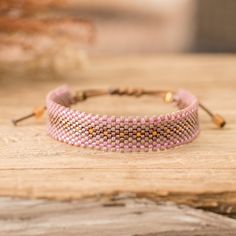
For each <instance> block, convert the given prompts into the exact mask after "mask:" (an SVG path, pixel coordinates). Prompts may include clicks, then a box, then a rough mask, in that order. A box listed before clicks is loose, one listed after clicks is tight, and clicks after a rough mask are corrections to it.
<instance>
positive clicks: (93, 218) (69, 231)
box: [0, 195, 236, 236]
mask: <svg viewBox="0 0 236 236" xmlns="http://www.w3.org/2000/svg"><path fill="white" fill-rule="evenodd" d="M235 233H236V220H233V219H230V218H227V217H223V216H220V215H217V214H214V213H209V212H204V211H202V210H196V209H192V208H189V207H186V206H176V205H175V204H173V203H159V204H156V203H155V202H153V201H150V200H147V199H135V198H132V196H125V195H123V196H122V195H120V196H117V197H116V198H111V199H109V198H92V199H87V200H80V201H73V202H57V201H46V200H24V199H14V200H13V199H10V198H1V199H0V234H1V235H7V236H15V235H17V236H28V235H29V236H31V235H41V236H42V235H47V236H54V235H57V236H60V235H63V236H67V235H70V236H72V235H104V236H106V235H115V236H116V235H119V236H120V235H136V236H138V235H139V236H154V235H158V236H177V235H178V236H179V235H183V236H185V235H193V236H200V235H204V236H210V235H215V236H218V235H219V236H220V235H226V236H233V235H235Z"/></svg>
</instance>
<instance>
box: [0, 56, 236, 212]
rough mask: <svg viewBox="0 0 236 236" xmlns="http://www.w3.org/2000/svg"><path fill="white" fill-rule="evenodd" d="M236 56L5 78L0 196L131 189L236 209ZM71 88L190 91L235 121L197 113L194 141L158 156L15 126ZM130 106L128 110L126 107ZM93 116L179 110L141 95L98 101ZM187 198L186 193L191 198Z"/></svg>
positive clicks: (139, 61) (87, 106) (148, 60)
mask: <svg viewBox="0 0 236 236" xmlns="http://www.w3.org/2000/svg"><path fill="white" fill-rule="evenodd" d="M235 65H236V57H235V56H233V55H218V56H215V55H198V56H196V55H180V56H177V55H169V56H157V57H156V56H149V57H148V56H147V57H127V58H122V57H120V58H97V59H93V60H91V63H90V65H89V66H88V67H87V68H84V70H78V71H74V70H71V71H69V72H68V70H67V71H64V72H63V71H62V72H61V74H60V77H59V78H56V77H57V74H55V73H53V72H49V71H37V70H36V71H35V70H33V71H31V70H27V71H26V70H24V68H21V69H20V68H19V67H18V66H17V65H16V67H15V68H14V69H13V70H12V71H11V72H8V73H6V71H5V72H4V73H2V76H1V80H0V85H1V86H0V104H1V111H0V112H1V116H0V133H1V136H0V153H1V158H0V195H7V196H24V197H35V198H37V197H40V198H54V199H78V198H83V197H86V196H91V195H97V194H108V195H110V194H115V193H117V192H134V193H137V194H140V195H141V196H146V197H149V198H154V199H158V200H159V199H165V200H168V199H171V200H173V201H176V202H178V203H179V202H180V203H186V204H189V205H193V206H196V207H203V208H214V210H215V211H221V212H223V213H227V212H228V211H229V212H230V213H234V212H236V145H235V138H236V119H235V117H236V111H235V109H234V108H235V107H236V93H235V92H236V80H235V72H236V67H235ZM63 83H68V84H70V85H72V86H74V87H80V88H91V87H92V88H96V87H99V88H106V87H110V86H123V87H124V86H127V85H129V86H131V87H132V86H133V87H144V88H153V87H156V88H161V89H162V88H163V89H166V88H170V89H176V88H179V87H182V88H186V89H189V90H191V91H192V92H193V93H195V94H197V95H198V96H199V98H200V99H201V101H202V102H204V103H205V104H207V105H208V106H209V107H210V108H211V109H212V110H213V111H216V112H219V113H221V114H222V115H224V116H225V117H226V120H227V122H228V124H227V126H226V127H225V129H223V130H218V129H216V128H215V127H214V125H213V124H212V123H211V122H210V120H209V118H208V117H207V116H206V115H205V114H204V113H202V112H201V113H200V119H201V126H202V132H201V134H200V136H199V137H198V139H197V140H195V141H194V142H193V143H192V144H190V145H186V146H183V147H180V148H176V149H174V150H169V151H164V152H153V153H131V154H128V153H110V152H102V151H92V150H87V149H81V148H75V147H71V146H68V145H65V144H62V143H59V142H56V141H54V140H52V139H51V138H50V137H48V136H47V135H46V133H45V123H44V121H40V122H35V121H34V120H29V121H27V122H25V123H22V125H21V126H19V127H13V126H12V125H11V123H10V119H11V118H14V117H17V116H21V115H23V114H25V113H28V112H29V111H30V110H31V108H32V107H34V106H35V105H38V104H42V103H43V102H44V99H45V95H46V93H47V92H48V91H49V90H50V89H52V88H54V87H55V86H58V85H61V84H63ZM124 104H126V105H125V106H124ZM78 107H79V108H80V109H83V110H85V111H87V112H94V113H103V114H105V113H107V114H123V115H126V114H128V115H131V114H136V115H139V114H153V113H161V112H162V111H169V110H171V109H172V108H171V107H167V106H164V105H162V104H161V102H160V101H156V100H155V99H152V98H148V97H143V98H140V99H137V100H135V99H132V98H125V97H124V98H121V101H120V98H109V97H103V98H98V99H91V100H89V101H86V102H85V103H84V104H81V105H80V106H78ZM184 196H185V197H184Z"/></svg>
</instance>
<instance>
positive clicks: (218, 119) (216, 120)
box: [212, 114, 226, 128]
mask: <svg viewBox="0 0 236 236" xmlns="http://www.w3.org/2000/svg"><path fill="white" fill-rule="evenodd" d="M212 121H213V122H214V123H215V124H216V125H217V127H219V128H223V127H224V126H225V125H226V121H225V119H224V118H223V117H222V116H221V115H219V114H215V115H213V116H212Z"/></svg>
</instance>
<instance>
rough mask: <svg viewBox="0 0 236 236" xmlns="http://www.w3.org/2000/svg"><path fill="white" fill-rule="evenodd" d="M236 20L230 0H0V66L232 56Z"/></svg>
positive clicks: (234, 5)
mask: <svg viewBox="0 0 236 236" xmlns="http://www.w3.org/2000/svg"><path fill="white" fill-rule="evenodd" d="M235 24H236V1H235V0H224V1H223V0H130V1H126V0H112V1H110V0H96V1H89V0H40V1H39V0H0V63H1V67H0V69H2V70H3V69H4V68H5V66H9V65H11V64H12V63H14V65H16V63H20V64H22V63H27V66H30V67H40V68H42V67H43V68H47V67H53V68H54V69H55V70H60V69H61V68H64V67H66V65H68V64H70V66H75V67H78V66H81V65H82V66H83V65H84V64H86V63H87V61H88V56H89V57H90V56H92V57H93V56H96V57H99V56H104V55H109V56H110V55H114V56H119V55H130V54H132V55H133V54H135V55H137V54H149V55H150V54H157V53H193V52H194V53H201V52H211V53H219V52H223V53H224V52H227V53H229V52H230V53H234V52H236V27H235ZM8 68H9V67H8ZM59 68H60V69H59Z"/></svg>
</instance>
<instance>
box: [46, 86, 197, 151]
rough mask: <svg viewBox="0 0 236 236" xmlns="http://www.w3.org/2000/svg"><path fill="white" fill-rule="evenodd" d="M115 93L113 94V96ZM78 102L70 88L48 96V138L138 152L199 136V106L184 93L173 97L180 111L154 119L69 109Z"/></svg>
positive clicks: (73, 143) (64, 87) (181, 142)
mask: <svg viewBox="0 0 236 236" xmlns="http://www.w3.org/2000/svg"><path fill="white" fill-rule="evenodd" d="M116 92H117V91H116V90H111V91H110V94H115V93H116ZM139 93H140V94H141V93H142V92H140V91H138V90H131V91H128V92H127V91H123V92H122V91H118V94H120V95H121V94H128V95H132V94H135V95H139ZM102 94H103V93H101V95H102ZM144 94H145V93H144ZM77 95H78V94H77ZM84 95H85V94H84V93H82V96H81V95H80V97H79V101H80V100H83V99H85V96H84ZM81 98H82V99H81ZM77 101H78V96H75V94H73V93H72V92H71V91H70V90H69V88H68V87H67V86H63V87H60V88H57V89H55V90H53V91H51V92H50V93H49V94H48V96H47V98H46V107H47V113H48V134H49V135H50V136H51V137H53V138H54V139H56V140H59V141H61V142H65V143H68V144H71V145H75V146H79V147H89V148H93V149H99V150H100V149H101V150H104V151H121V152H124V151H125V152H139V151H157V150H165V149H170V148H174V147H176V146H179V145H183V144H186V143H189V142H191V141H192V140H194V139H195V138H196V137H197V135H198V133H199V121H198V106H199V103H198V100H197V98H196V97H195V96H194V95H192V94H191V93H189V92H188V91H185V90H181V91H178V92H176V93H175V94H174V96H173V102H174V103H175V104H176V105H177V107H178V108H179V110H178V111H175V112H172V113H170V114H163V115H158V116H151V117H134V116H133V117H119V116H106V115H94V114H87V113H85V112H81V111H78V110H74V109H72V108H70V106H71V105H73V104H75V103H76V102H77Z"/></svg>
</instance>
